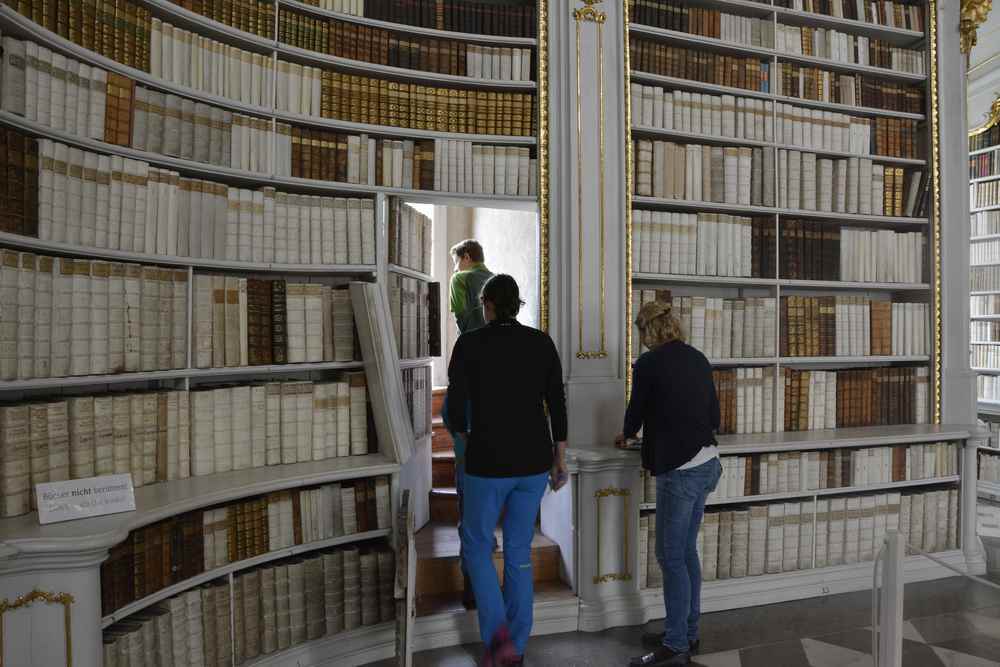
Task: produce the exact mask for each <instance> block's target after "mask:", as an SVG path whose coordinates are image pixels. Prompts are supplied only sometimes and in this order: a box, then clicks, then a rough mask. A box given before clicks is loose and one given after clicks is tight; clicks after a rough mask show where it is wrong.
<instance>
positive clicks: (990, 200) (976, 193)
mask: <svg viewBox="0 0 1000 667" xmlns="http://www.w3.org/2000/svg"><path fill="white" fill-rule="evenodd" d="M969 206H970V207H971V208H983V207H986V206H1000V180H996V181H985V182H982V183H973V184H971V185H970V186H969Z"/></svg>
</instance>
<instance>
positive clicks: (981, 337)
mask: <svg viewBox="0 0 1000 667" xmlns="http://www.w3.org/2000/svg"><path fill="white" fill-rule="evenodd" d="M976 298H978V297H972V299H976ZM995 309H996V308H995V307H994V310H995ZM969 326H970V329H969V339H970V340H972V341H974V342H978V343H1000V322H991V321H987V322H977V321H975V320H973V322H972V323H971V324H970V325H969Z"/></svg>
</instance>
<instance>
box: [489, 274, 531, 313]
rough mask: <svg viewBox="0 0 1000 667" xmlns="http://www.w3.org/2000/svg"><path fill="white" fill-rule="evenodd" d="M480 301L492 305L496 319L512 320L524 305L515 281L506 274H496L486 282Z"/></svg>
mask: <svg viewBox="0 0 1000 667" xmlns="http://www.w3.org/2000/svg"><path fill="white" fill-rule="evenodd" d="M482 299H483V302H484V303H485V302H486V301H489V302H490V303H492V304H493V310H494V312H495V313H496V316H497V319H513V318H514V317H516V316H517V313H518V311H519V310H521V306H523V305H524V301H521V294H520V291H519V290H518V288H517V281H516V280H514V278H512V277H511V276H509V275H507V274H506V273H498V274H496V275H495V276H493V277H492V278H490V279H489V280H487V281H486V284H485V285H483V292H482Z"/></svg>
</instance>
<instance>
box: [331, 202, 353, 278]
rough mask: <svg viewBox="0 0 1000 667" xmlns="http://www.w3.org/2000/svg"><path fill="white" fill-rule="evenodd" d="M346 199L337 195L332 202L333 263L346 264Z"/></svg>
mask: <svg viewBox="0 0 1000 667" xmlns="http://www.w3.org/2000/svg"><path fill="white" fill-rule="evenodd" d="M347 208H348V200H347V199H343V198H341V197H338V198H336V199H335V200H334V202H333V253H334V263H335V264H347V262H348V258H349V257H350V254H349V252H348V236H349V235H348V229H347V228H348V224H347V218H348V215H347Z"/></svg>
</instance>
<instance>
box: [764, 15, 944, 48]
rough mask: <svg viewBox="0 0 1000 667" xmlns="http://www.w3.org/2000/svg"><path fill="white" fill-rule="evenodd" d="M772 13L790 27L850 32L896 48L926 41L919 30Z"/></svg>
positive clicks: (838, 19) (821, 16) (829, 18)
mask: <svg viewBox="0 0 1000 667" xmlns="http://www.w3.org/2000/svg"><path fill="white" fill-rule="evenodd" d="M770 9H771V11H773V12H774V14H775V15H776V16H777V19H778V22H779V23H787V24H789V25H805V26H812V27H817V28H833V29H834V30H841V31H843V32H850V33H852V34H855V35H862V36H864V37H873V38H876V39H882V40H886V41H889V42H892V43H893V45H894V46H910V47H913V46H917V45H919V43H920V42H921V41H923V39H924V33H923V32H921V31H918V30H907V29H905V28H892V27H889V26H884V25H878V24H876V23H869V22H867V21H856V20H853V19H843V18H837V17H835V16H826V15H825V14H817V13H814V12H806V11H801V10H796V9H785V8H783V7H771V8H770Z"/></svg>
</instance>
